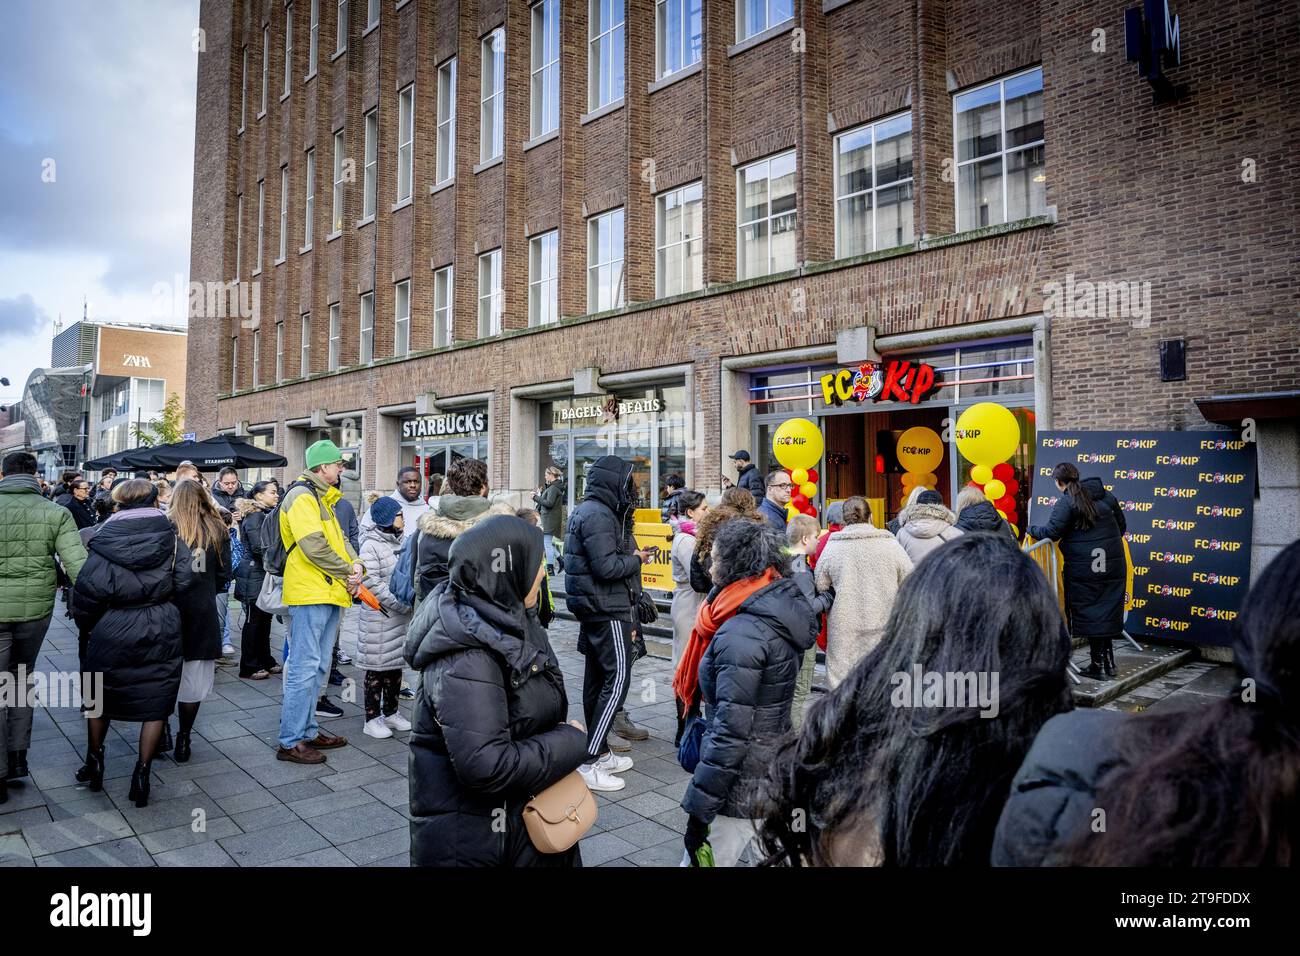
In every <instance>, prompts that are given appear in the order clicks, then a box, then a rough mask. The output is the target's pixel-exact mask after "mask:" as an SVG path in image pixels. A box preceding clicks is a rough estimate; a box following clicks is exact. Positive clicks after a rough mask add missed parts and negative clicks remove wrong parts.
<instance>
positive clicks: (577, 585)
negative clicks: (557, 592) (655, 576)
mask: <svg viewBox="0 0 1300 956" xmlns="http://www.w3.org/2000/svg"><path fill="white" fill-rule="evenodd" d="M631 476H632V463H631V462H626V461H623V459H621V458H618V457H617V456H615V455H605V456H604V457H601V458H597V459H596V461H595V462H594V463H593V464H592V466H591V471H590V472H589V473H588V475H587V492H586V494H585V495H584V496H583V499H582V502H581V503H580V504H579V505H578V506H577V507H576V508H574V509H573V514H572V515H570V516H569V528H568V532H567V533H566V534H565V536H564V600H565V603H566V604H568V606H569V611H570V612H571V613H572V614H573V615H574V617H576V618H577V619H578V620H579V621H610V620H621V621H631V620H634V618H633V615H634V613H635V611H634V608H635V600H636V593H637V591H638V586H639V583H640V580H641V559H640V558H638V557H637V556H636V555H635V554H633V553H632V552H634V551H635V550H636V543H635V542H634V541H633V539H632V534H631V529H630V525H629V520H628V519H629V517H630V515H631V512H632V499H631V497H630V495H629V493H628V488H627V483H628V479H629V478H630V477H631Z"/></svg>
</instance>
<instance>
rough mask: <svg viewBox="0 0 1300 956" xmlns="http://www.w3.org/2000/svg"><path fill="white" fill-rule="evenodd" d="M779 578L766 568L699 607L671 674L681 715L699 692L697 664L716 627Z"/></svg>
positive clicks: (716, 629)
mask: <svg viewBox="0 0 1300 956" xmlns="http://www.w3.org/2000/svg"><path fill="white" fill-rule="evenodd" d="M779 577H780V575H779V574H777V573H776V569H774V568H768V569H767V570H766V571H764V572H763V573H762V574H759V575H756V576H755V577H752V578H742V579H741V580H739V581H733V582H732V583H731V584H728V585H727V586H726V587H725V588H723V589H722V590H721V591H719V592H718V596H717V597H715V598H714V599H713V600H712V601H710V602H708V603H707V604H701V605H700V611H699V614H697V615H696V617H695V627H693V628H692V629H691V639H690V640H689V641H687V643H686V650H685V651H684V652H683V653H682V659H681V660H680V661H678V662H677V673H675V674H674V675H673V693H674V694H675V695H676V696H677V699H678V700H679V701H681V705H682V713H683V714H685V713H687V712H689V711H690V709H691V708H692V707H693V706H694V705H695V702H696V698H697V697H698V695H699V692H700V661H701V660H702V659H703V658H704V652H705V651H706V650H707V649H708V647H709V642H710V641H712V640H713V635H714V634H716V633H718V628H720V627H722V625H723V624H724V623H725V622H726V621H727V620H728V619H729V618H731V617H732V616H733V615H734V614H735V613H736V611H738V610H740V605H742V604H744V603H745V601H746V600H747V599H748V598H749V596H750V595H751V594H754V593H756V592H758V591H761V590H763V588H765V587H767V586H768V585H769V584H771V583H772V582H773V581H775V580H776V579H777V578H779Z"/></svg>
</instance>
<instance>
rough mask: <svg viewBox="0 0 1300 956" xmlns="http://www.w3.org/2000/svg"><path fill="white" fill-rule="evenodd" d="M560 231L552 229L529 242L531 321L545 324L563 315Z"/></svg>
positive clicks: (534, 323) (529, 319)
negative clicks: (559, 278)
mask: <svg viewBox="0 0 1300 956" xmlns="http://www.w3.org/2000/svg"><path fill="white" fill-rule="evenodd" d="M559 249H560V234H559V232H557V231H555V230H552V231H551V232H545V233H542V234H541V235H540V236H534V237H533V238H532V239H530V240H529V241H528V324H529V325H546V324H547V323H548V322H554V321H555V320H556V319H558V318H559V317H560V313H559V300H558V292H559V282H558V278H557V276H558V273H559V268H558V265H557V262H558V259H559Z"/></svg>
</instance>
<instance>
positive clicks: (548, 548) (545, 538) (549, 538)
mask: <svg viewBox="0 0 1300 956" xmlns="http://www.w3.org/2000/svg"><path fill="white" fill-rule="evenodd" d="M542 550H543V551H545V552H546V564H547V566H548V567H555V535H553V534H544V535H542Z"/></svg>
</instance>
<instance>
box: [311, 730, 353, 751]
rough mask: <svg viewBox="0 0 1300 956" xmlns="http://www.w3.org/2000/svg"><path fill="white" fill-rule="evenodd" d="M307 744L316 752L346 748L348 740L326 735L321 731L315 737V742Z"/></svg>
mask: <svg viewBox="0 0 1300 956" xmlns="http://www.w3.org/2000/svg"><path fill="white" fill-rule="evenodd" d="M308 743H309V744H310V745H311V746H313V747H315V748H316V749H317V750H333V749H334V748H335V747H346V746H347V745H348V738H346V737H335V736H334V735H333V734H327V733H325V731H323V730H322V731H321V732H320V733H318V734H317V735H316V739H315V740H311V741H308Z"/></svg>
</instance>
